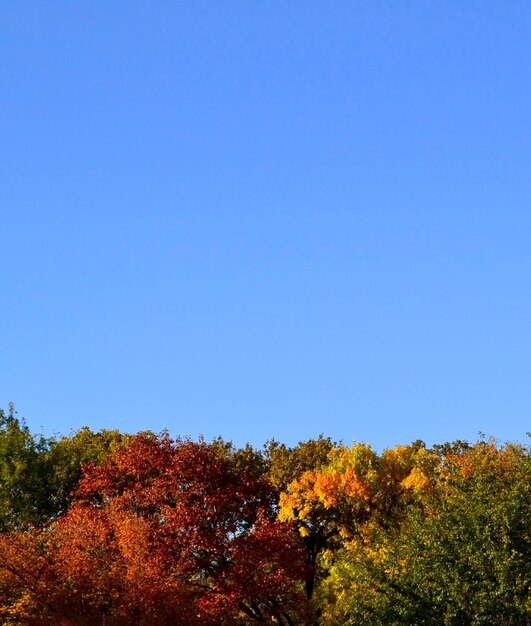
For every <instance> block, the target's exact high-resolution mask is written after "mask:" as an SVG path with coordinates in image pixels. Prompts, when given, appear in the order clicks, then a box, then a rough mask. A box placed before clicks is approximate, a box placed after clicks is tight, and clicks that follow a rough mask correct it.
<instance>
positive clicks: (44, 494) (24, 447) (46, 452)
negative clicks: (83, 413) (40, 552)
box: [0, 404, 131, 532]
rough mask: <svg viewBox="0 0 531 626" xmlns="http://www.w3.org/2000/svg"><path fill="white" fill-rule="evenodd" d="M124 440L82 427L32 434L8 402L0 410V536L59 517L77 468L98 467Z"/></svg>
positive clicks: (77, 475)
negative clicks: (69, 431) (67, 432)
mask: <svg viewBox="0 0 531 626" xmlns="http://www.w3.org/2000/svg"><path fill="white" fill-rule="evenodd" d="M130 439H131V437H130V436H129V435H123V434H121V433H119V432H118V431H116V430H101V431H99V432H97V433H94V432H92V431H91V430H90V429H89V428H86V427H85V428H82V429H81V430H79V431H78V432H76V433H73V434H72V435H70V436H63V437H60V438H59V439H57V438H56V437H48V438H47V437H44V436H43V435H33V434H32V433H31V432H30V430H29V428H28V426H27V425H26V423H25V421H24V420H23V419H20V418H18V417H17V413H16V411H15V407H14V406H13V404H10V405H9V407H8V410H7V412H6V411H4V410H2V409H0V532H8V531H10V530H24V529H27V528H29V527H32V526H40V525H42V524H45V523H46V522H49V521H51V520H53V519H55V518H56V517H57V516H58V515H60V514H61V513H64V512H65V511H66V509H67V508H68V506H69V503H70V501H71V495H72V492H73V490H74V489H75V488H76V486H77V483H78V482H79V480H80V478H81V475H82V466H83V465H84V464H86V463H95V464H100V463H101V462H102V461H103V460H104V459H105V458H106V457H107V456H109V455H110V454H111V453H112V452H113V451H114V450H116V449H117V448H118V447H120V446H123V445H125V444H126V443H127V442H128V441H129V440H130Z"/></svg>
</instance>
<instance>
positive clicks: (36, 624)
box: [0, 405, 531, 626]
mask: <svg viewBox="0 0 531 626" xmlns="http://www.w3.org/2000/svg"><path fill="white" fill-rule="evenodd" d="M530 477H531V451H530V448H529V446H526V445H523V444H518V443H505V444H499V443H497V442H495V441H493V440H490V439H485V438H481V439H480V440H479V441H477V442H475V443H468V442H465V441H455V442H452V443H444V444H441V445H435V446H432V447H427V446H426V445H425V444H424V443H423V442H422V441H416V442H414V443H412V444H410V445H401V446H396V447H395V448H393V449H386V450H384V451H383V452H382V453H377V452H376V451H375V450H373V449H372V448H371V446H370V445H368V444H364V443H354V444H353V445H351V446H347V445H344V444H342V443H336V442H334V441H332V440H331V439H330V438H325V437H323V436H321V437H319V438H316V439H310V440H307V441H303V442H300V443H299V444H298V445H296V446H293V447H290V446H286V445H285V444H283V443H280V442H277V441H275V440H271V441H269V442H267V443H266V444H265V445H264V446H263V448H261V449H257V448H254V447H252V446H250V445H247V446H245V447H241V448H238V447H236V446H234V445H233V444H232V443H231V442H227V441H224V440H223V439H221V438H218V439H215V440H213V441H211V442H206V441H204V440H201V439H199V440H197V441H193V440H190V439H183V438H172V437H171V436H170V435H169V434H168V433H167V432H163V433H160V434H156V433H152V432H144V433H138V434H135V435H131V434H123V433H120V432H118V431H115V430H100V431H99V432H93V431H91V430H90V429H89V428H82V429H81V430H79V431H78V432H75V433H72V434H70V435H69V436H54V437H44V436H43V435H35V434H33V433H31V432H30V430H29V429H28V427H27V426H26V424H25V423H24V421H23V420H21V419H19V418H18V417H17V414H16V412H15V410H14V407H13V406H12V405H10V406H9V408H8V410H7V411H2V410H0V623H1V624H4V625H20V626H22V625H28V626H44V625H49V624H54V625H57V626H85V625H86V626H89V625H90V626H95V625H98V624H101V625H105V626H126V625H127V626H129V625H130V624H137V625H138V626H153V625H154V624H157V625H158V626H166V625H167V626H170V625H172V626H181V625H182V626H199V625H201V626H203V625H205V626H209V625H210V626H225V625H226V626H228V625H241V626H252V625H253V624H256V625H259V624H276V625H277V626H355V625H362V624H363V625H365V624H382V625H415V626H417V625H419V626H420V625H424V624H425V625H433V626H435V625H437V626H439V625H451V626H454V625H455V626H464V625H468V624H470V625H478V626H479V625H485V626H487V625H488V626H496V625H498V624H499V625H500V626H501V625H515V626H519V625H524V624H529V623H531V545H530V544H531V481H530Z"/></svg>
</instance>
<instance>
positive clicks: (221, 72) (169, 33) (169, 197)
mask: <svg viewBox="0 0 531 626" xmlns="http://www.w3.org/2000/svg"><path fill="white" fill-rule="evenodd" d="M530 41H531V7H530V5H529V3H528V2H518V1H511V2H507V1H500V2H477V1H470V2H466V3H464V2H462V1H461V0H458V1H451V0H448V1H444V2H438V1H434V2H429V3H428V2H408V1H404V2H391V1H389V2H382V1H379V0H376V1H375V0H371V1H367V2H352V1H349V2H340V1H339V2H320V1H312V2H289V3H287V2H275V1H271V2H259V1H257V2H238V1H234V0H233V1H230V2H228V1H222V2H211V1H210V2H202V1H198V0H194V1H193V2H163V1H158V2H147V1H145V2H138V1H137V2H133V1H131V0H128V1H127V2H112V3H109V2H76V3H69V2H51V1H50V2H48V1H42V2H24V1H20V2H19V1H17V2H11V3H7V2H4V3H2V5H1V7H0V139H1V141H0V211H1V219H0V229H1V243H0V257H1V258H0V261H1V263H0V288H1V294H2V305H1V307H0V351H1V352H0V405H1V406H4V407H7V403H8V402H9V401H14V402H15V404H16V406H17V408H18V410H19V414H20V415H21V416H23V417H25V418H26V419H27V421H28V424H29V425H30V427H31V428H32V430H36V431H39V430H41V429H43V430H44V432H45V433H46V434H51V433H52V432H54V431H56V432H60V433H68V432H69V431H70V429H77V428H79V427H81V426H82V425H84V424H87V425H89V426H90V427H91V428H94V429H98V428H101V427H106V428H119V429H121V430H125V431H128V432H135V431H138V430H143V429H148V428H149V429H153V430H156V431H158V430H161V429H162V428H164V427H168V428H169V430H170V432H171V433H172V434H174V435H176V434H189V435H191V436H193V437H195V436H197V435H198V434H199V433H203V434H204V435H205V436H206V437H207V438H210V437H213V436H216V435H222V436H223V437H225V438H227V439H232V440H234V441H235V442H236V443H237V444H241V443H244V442H245V441H250V442H252V443H253V444H255V445H261V444H262V443H263V442H264V441H265V440H266V439H268V438H270V437H275V438H277V439H280V440H282V441H285V442H287V443H295V442H296V441H298V440H300V439H306V438H309V437H313V436H316V435H317V434H319V433H320V432H324V433H325V434H326V435H330V436H332V437H333V438H336V439H340V438H341V439H344V440H345V441H346V442H350V441H352V440H353V439H356V440H362V441H367V442H370V443H371V444H373V445H374V446H375V447H376V448H382V447H384V446H391V445H395V444H397V443H405V442H409V441H411V440H414V439H417V438H421V439H424V440H425V441H426V442H427V443H433V442H442V441H445V440H449V439H454V438H458V437H459V438H465V439H472V440H473V439H476V438H477V436H478V432H479V431H483V432H485V433H487V434H492V435H494V436H496V437H499V438H501V439H502V440H505V439H519V440H525V433H526V431H528V430H531V420H530V411H531V385H530V375H531V369H530V361H531V317H530V313H531V171H530V170H531V167H530V163H531V159H530V154H531V134H530V123H529V119H530V111H531V89H529V84H530V78H531V76H530V73H531V72H530V67H531V46H530Z"/></svg>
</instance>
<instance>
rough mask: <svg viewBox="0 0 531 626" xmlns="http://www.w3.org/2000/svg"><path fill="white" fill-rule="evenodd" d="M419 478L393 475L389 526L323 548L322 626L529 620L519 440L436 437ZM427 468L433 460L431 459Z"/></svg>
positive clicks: (527, 468)
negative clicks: (393, 519)
mask: <svg viewBox="0 0 531 626" xmlns="http://www.w3.org/2000/svg"><path fill="white" fill-rule="evenodd" d="M432 452H433V455H429V456H430V458H431V459H433V458H434V457H435V456H436V457H437V458H438V460H439V464H438V466H437V467H435V468H434V472H433V474H432V475H431V476H430V477H429V478H428V477H427V476H426V475H425V474H424V473H423V472H421V471H420V470H419V468H418V466H416V467H414V468H413V469H412V470H411V472H410V474H409V476H408V477H406V479H404V480H403V481H402V485H403V487H405V488H406V489H407V490H408V492H409V494H408V495H409V496H410V497H409V500H408V503H407V506H406V509H405V511H404V514H403V515H402V517H401V519H400V521H399V524H398V525H381V524H379V525H373V526H370V527H369V532H368V533H367V535H366V536H365V537H364V538H363V540H360V539H354V540H352V541H349V542H348V543H346V544H345V546H344V547H343V548H342V550H340V551H338V552H337V553H336V554H334V555H330V558H329V563H328V571H329V576H328V578H327V579H326V581H324V582H323V585H322V586H321V588H320V589H319V601H320V603H321V607H322V609H323V623H324V624H325V625H326V626H332V625H334V626H339V625H341V626H354V625H358V624H360V625H361V624H366V623H378V624H382V625H399V624H419V625H422V624H426V625H433V626H435V625H439V624H444V625H448V626H461V625H467V624H470V625H475V626H480V625H481V626H487V625H490V626H497V625H499V626H509V625H510V626H512V625H514V626H517V625H520V624H527V623H531V600H530V598H531V594H530V592H531V561H530V557H529V555H530V554H531V545H530V544H531V504H530V503H531V497H530V496H531V485H530V476H531V458H530V453H529V450H528V449H526V448H523V447H521V446H514V445H510V444H509V445H506V446H502V447H500V448H498V447H496V445H495V444H494V442H492V441H490V442H485V441H481V442H479V443H477V444H476V445H474V446H462V445H459V444H456V445H445V446H442V447H441V446H437V447H435V448H434V450H433V451H432ZM432 467H433V466H432Z"/></svg>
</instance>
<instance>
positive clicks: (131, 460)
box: [4, 434, 303, 626]
mask: <svg viewBox="0 0 531 626" xmlns="http://www.w3.org/2000/svg"><path fill="white" fill-rule="evenodd" d="M273 505H274V492H273V490H272V489H271V486H270V484H269V482H268V481H267V480H266V479H263V478H262V479H257V478H256V477H255V476H253V475H252V474H250V473H248V472H246V471H245V468H243V469H240V470H238V471H235V469H234V465H231V463H229V462H228V461H227V459H224V458H223V456H222V455H220V454H219V451H218V450H216V449H215V448H213V447H211V446H208V445H207V444H206V443H204V442H202V441H200V442H191V441H181V440H177V441H173V440H172V439H170V438H169V436H168V435H167V434H164V435H162V436H156V435H152V434H141V435H137V436H136V437H134V438H133V439H132V441H131V443H130V444H129V445H128V446H127V447H126V448H123V449H120V448H119V449H118V450H116V451H115V453H114V455H113V456H112V457H107V458H106V459H105V460H104V461H103V463H102V464H101V465H99V466H98V465H95V464H92V465H87V466H85V468H84V475H83V478H82V480H81V481H80V483H79V487H78V489H77V491H76V496H75V498H74V501H73V503H72V505H71V506H70V508H69V509H68V511H67V512H66V513H65V514H64V515H62V516H61V517H60V518H59V519H58V520H57V521H56V522H55V523H54V524H53V525H52V527H51V528H50V530H49V537H48V540H47V541H46V542H45V543H43V544H42V556H41V557H40V558H41V561H40V562H41V564H42V563H45V564H46V567H45V568H43V567H41V566H39V567H40V569H39V574H38V577H39V578H40V579H42V578H45V579H46V581H47V582H46V584H45V585H42V586H39V587H38V588H36V589H33V590H32V591H31V597H32V598H34V599H35V602H36V603H40V604H41V605H42V606H45V607H50V606H51V607H53V608H52V609H50V610H51V613H50V615H49V619H50V621H51V622H53V623H62V622H63V623H64V624H68V625H74V624H75V625H78V624H79V625H81V624H85V623H87V624H94V623H102V622H103V621H105V624H108V625H109V626H122V625H125V624H131V623H137V624H139V625H143V624H145V625H146V626H147V625H151V624H154V623H156V624H160V625H161V626H163V625H164V624H168V625H169V624H173V625H179V624H182V625H184V624H186V625H190V626H193V625H194V624H216V625H221V624H235V623H240V624H247V623H251V622H265V621H269V622H270V623H271V622H273V623H276V624H278V625H279V626H288V625H290V626H291V625H293V624H295V620H296V616H297V613H298V612H299V609H300V604H301V603H300V600H301V597H300V594H299V581H300V580H301V579H302V575H303V572H302V564H301V561H300V558H299V556H300V555H299V553H298V552H297V551H296V550H295V549H294V548H293V546H292V536H293V535H292V529H291V528H290V527H289V525H288V526H286V525H284V524H281V523H279V522H277V521H276V519H275V511H274V506H273ZM28 554H30V556H31V551H29V553H28ZM8 561H9V559H8ZM28 562H29V563H34V560H32V559H29V560H28ZM9 567H10V570H9V571H10V572H11V573H14V574H15V575H16V577H18V580H19V581H21V580H32V579H33V578H34V577H35V575H36V572H35V571H33V573H32V572H28V571H27V569H25V568H24V565H23V562H21V561H20V559H19V561H17V562H15V561H14V560H13V559H11V561H10V566H9ZM5 569H6V568H5V566H4V570H5ZM19 570H20V571H19ZM23 587H24V588H25V591H27V589H28V588H29V587H28V585H27V584H25V586H24V585H23ZM27 610H29V609H27ZM43 611H44V610H43ZM61 620H62V622H61Z"/></svg>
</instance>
